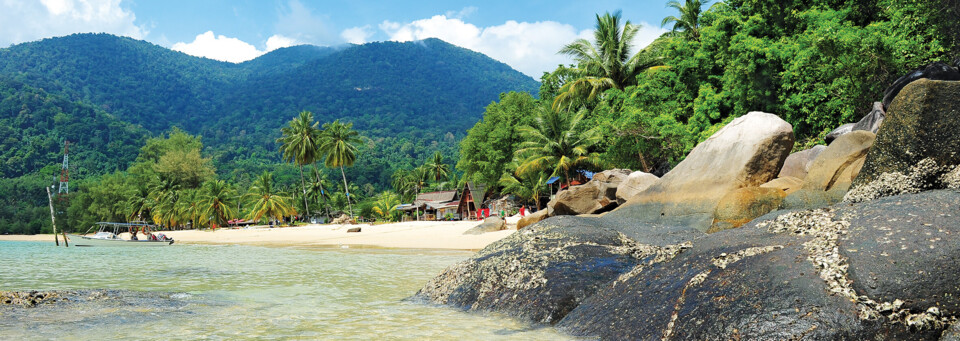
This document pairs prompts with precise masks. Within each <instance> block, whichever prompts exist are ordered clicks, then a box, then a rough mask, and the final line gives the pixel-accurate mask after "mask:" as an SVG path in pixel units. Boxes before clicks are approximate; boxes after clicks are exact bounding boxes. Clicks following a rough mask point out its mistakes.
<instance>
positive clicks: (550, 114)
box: [515, 109, 600, 186]
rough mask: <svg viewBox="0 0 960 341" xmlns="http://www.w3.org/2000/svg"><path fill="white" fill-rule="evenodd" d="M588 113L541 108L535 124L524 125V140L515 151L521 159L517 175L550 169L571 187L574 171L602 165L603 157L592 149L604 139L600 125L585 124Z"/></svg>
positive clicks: (550, 172)
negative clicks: (598, 126)
mask: <svg viewBox="0 0 960 341" xmlns="http://www.w3.org/2000/svg"><path fill="white" fill-rule="evenodd" d="M585 113H586V111H585V110H580V111H577V112H569V111H555V110H549V109H541V110H540V113H539V114H538V115H537V117H536V118H535V119H534V124H533V126H522V127H520V128H519V131H520V135H521V136H522V137H523V139H524V141H523V142H521V143H520V146H519V149H517V151H516V153H515V157H516V159H517V160H519V166H518V167H517V171H516V173H517V175H519V176H528V175H530V174H532V173H536V172H541V173H543V172H546V173H549V174H550V176H563V178H564V180H566V181H567V186H570V170H576V168H577V167H581V166H587V165H591V166H598V165H599V156H598V154H597V153H594V152H591V151H590V148H591V147H593V146H594V145H596V144H597V143H598V142H599V141H600V133H599V132H598V130H597V128H591V129H586V128H585V127H583V123H584V121H583V116H584V114H585Z"/></svg>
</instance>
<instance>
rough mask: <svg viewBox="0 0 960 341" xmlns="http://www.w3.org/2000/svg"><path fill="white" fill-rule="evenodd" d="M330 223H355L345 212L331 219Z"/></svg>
mask: <svg viewBox="0 0 960 341" xmlns="http://www.w3.org/2000/svg"><path fill="white" fill-rule="evenodd" d="M330 223H331V224H334V225H342V224H356V222H354V221H353V219H351V218H350V216H348V215H346V214H341V215H340V217H338V218H335V219H333V221H331V222H330Z"/></svg>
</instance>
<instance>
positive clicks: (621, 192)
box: [616, 171, 660, 204]
mask: <svg viewBox="0 0 960 341" xmlns="http://www.w3.org/2000/svg"><path fill="white" fill-rule="evenodd" d="M657 180H660V178H659V177H657V176H656V175H653V174H650V173H647V172H640V171H637V172H633V173H630V175H629V176H627V179H626V180H624V181H623V182H621V183H620V186H618V187H617V194H616V196H617V202H619V203H621V204H622V203H624V202H626V201H627V200H630V198H632V197H633V196H634V195H637V194H639V193H640V192H643V191H644V190H646V189H647V188H648V187H650V186H652V185H653V184H654V183H655V182H657Z"/></svg>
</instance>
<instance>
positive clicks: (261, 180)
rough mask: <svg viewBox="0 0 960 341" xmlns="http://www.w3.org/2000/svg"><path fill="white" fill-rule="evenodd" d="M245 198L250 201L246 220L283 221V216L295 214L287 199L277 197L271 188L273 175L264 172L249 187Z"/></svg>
mask: <svg viewBox="0 0 960 341" xmlns="http://www.w3.org/2000/svg"><path fill="white" fill-rule="evenodd" d="M246 197H247V198H248V199H249V200H250V201H251V203H252V204H251V211H250V214H249V215H248V216H247V219H251V220H255V221H259V220H260V219H262V218H263V217H264V216H266V217H269V218H272V219H274V220H283V217H284V216H288V215H293V214H296V211H295V210H294V209H293V207H290V204H289V203H287V198H286V197H284V196H281V195H279V194H278V193H277V192H276V191H275V190H274V188H273V175H272V174H270V173H269V172H267V171H264V172H263V173H262V174H260V176H258V177H257V179H256V180H254V181H253V186H252V187H250V192H248V193H247V195H246Z"/></svg>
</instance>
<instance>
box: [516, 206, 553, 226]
mask: <svg viewBox="0 0 960 341" xmlns="http://www.w3.org/2000/svg"><path fill="white" fill-rule="evenodd" d="M547 213H548V211H547V210H539V211H536V212H534V213H531V214H527V215H526V216H524V217H523V218H520V220H519V221H517V230H519V229H522V228H524V227H527V226H530V225H533V224H536V223H539V222H540V221H541V220H544V219H547V218H549V217H550V216H549V215H547Z"/></svg>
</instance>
